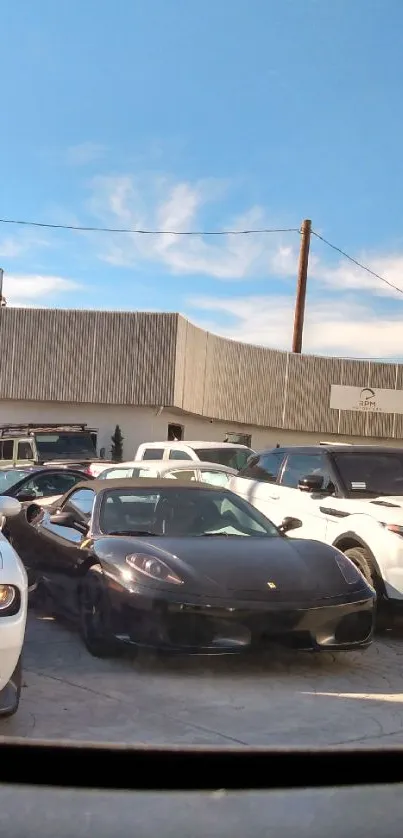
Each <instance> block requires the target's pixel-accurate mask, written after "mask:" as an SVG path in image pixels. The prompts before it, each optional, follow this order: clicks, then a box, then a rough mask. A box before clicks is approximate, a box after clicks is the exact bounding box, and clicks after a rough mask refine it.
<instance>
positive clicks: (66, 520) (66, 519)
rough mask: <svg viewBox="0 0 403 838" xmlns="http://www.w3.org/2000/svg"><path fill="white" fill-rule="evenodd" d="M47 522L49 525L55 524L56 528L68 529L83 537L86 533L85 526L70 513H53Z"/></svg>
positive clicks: (86, 528)
mask: <svg viewBox="0 0 403 838" xmlns="http://www.w3.org/2000/svg"><path fill="white" fill-rule="evenodd" d="M49 520H50V523H51V524H55V525H56V526H57V527H70V528H71V529H73V530H77V531H78V532H81V533H83V535H85V534H86V533H87V532H88V526H87V524H84V523H83V522H82V521H78V520H77V518H75V517H74V515H72V514H71V512H55V513H54V514H53V515H50V518H49Z"/></svg>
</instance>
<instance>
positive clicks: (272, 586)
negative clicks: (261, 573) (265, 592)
mask: <svg viewBox="0 0 403 838" xmlns="http://www.w3.org/2000/svg"><path fill="white" fill-rule="evenodd" d="M267 587H268V588H277V585H275V583H274V582H267Z"/></svg>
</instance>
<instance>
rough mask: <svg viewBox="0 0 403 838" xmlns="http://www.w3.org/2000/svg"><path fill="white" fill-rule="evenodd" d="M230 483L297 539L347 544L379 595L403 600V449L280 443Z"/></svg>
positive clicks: (341, 546) (255, 458) (340, 546)
mask: <svg viewBox="0 0 403 838" xmlns="http://www.w3.org/2000/svg"><path fill="white" fill-rule="evenodd" d="M229 488H230V489H232V491H233V492H236V493H237V494H238V495H240V496H241V497H243V498H245V499H246V500H248V501H249V502H250V503H252V504H253V505H254V506H256V508H257V509H260V510H261V512H263V513H264V514H265V515H266V516H267V517H268V518H270V519H271V520H272V521H273V522H274V523H275V524H277V525H278V524H280V523H281V522H282V520H283V519H284V518H285V517H286V516H288V515H292V516H295V517H296V518H299V519H300V520H301V522H302V526H301V527H300V528H299V529H297V530H294V531H293V532H290V536H292V535H295V536H296V537H297V538H311V539H316V540H317V541H324V542H326V543H327V544H332V545H334V546H335V547H338V549H339V550H342V552H343V553H345V554H346V555H347V556H348V557H349V558H350V559H351V560H352V561H353V562H354V564H355V565H357V567H359V569H360V570H361V572H362V573H363V574H364V576H365V577H366V578H367V579H368V581H370V582H371V584H372V585H373V586H374V587H375V589H376V591H377V594H378V596H379V597H381V598H386V599H388V600H390V601H391V602H392V601H393V602H394V603H396V604H397V603H400V604H401V605H403V449H395V448H386V447H381V446H361V445H337V446H336V445H331V444H330V443H329V444H324V445H315V446H301V447H299V446H298V447H297V446H295V447H290V448H285V447H284V448H275V449H271V450H268V451H263V452H261V453H260V454H256V455H254V456H252V457H250V458H249V460H248V463H247V464H246V466H245V468H243V469H242V470H241V471H240V472H239V474H237V475H236V476H235V477H232V478H231V480H230V483H229Z"/></svg>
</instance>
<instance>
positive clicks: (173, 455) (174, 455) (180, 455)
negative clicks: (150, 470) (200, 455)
mask: <svg viewBox="0 0 403 838" xmlns="http://www.w3.org/2000/svg"><path fill="white" fill-rule="evenodd" d="M169 459H170V460H191V459H192V457H191V456H190V454H187V453H186V451H181V450H180V449H179V448H171V450H170V452H169Z"/></svg>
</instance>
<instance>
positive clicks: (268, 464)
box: [238, 451, 284, 483]
mask: <svg viewBox="0 0 403 838" xmlns="http://www.w3.org/2000/svg"><path fill="white" fill-rule="evenodd" d="M283 460H284V454H282V453H280V452H279V451H267V452H264V453H263V454H256V455H255V456H253V457H250V459H249V460H248V462H247V463H246V466H245V467H244V468H243V469H241V471H240V472H239V474H238V477H250V478H252V480H261V481H262V482H263V483H275V482H276V480H277V477H278V475H279V473H280V468H281V464H282V462H283Z"/></svg>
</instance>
